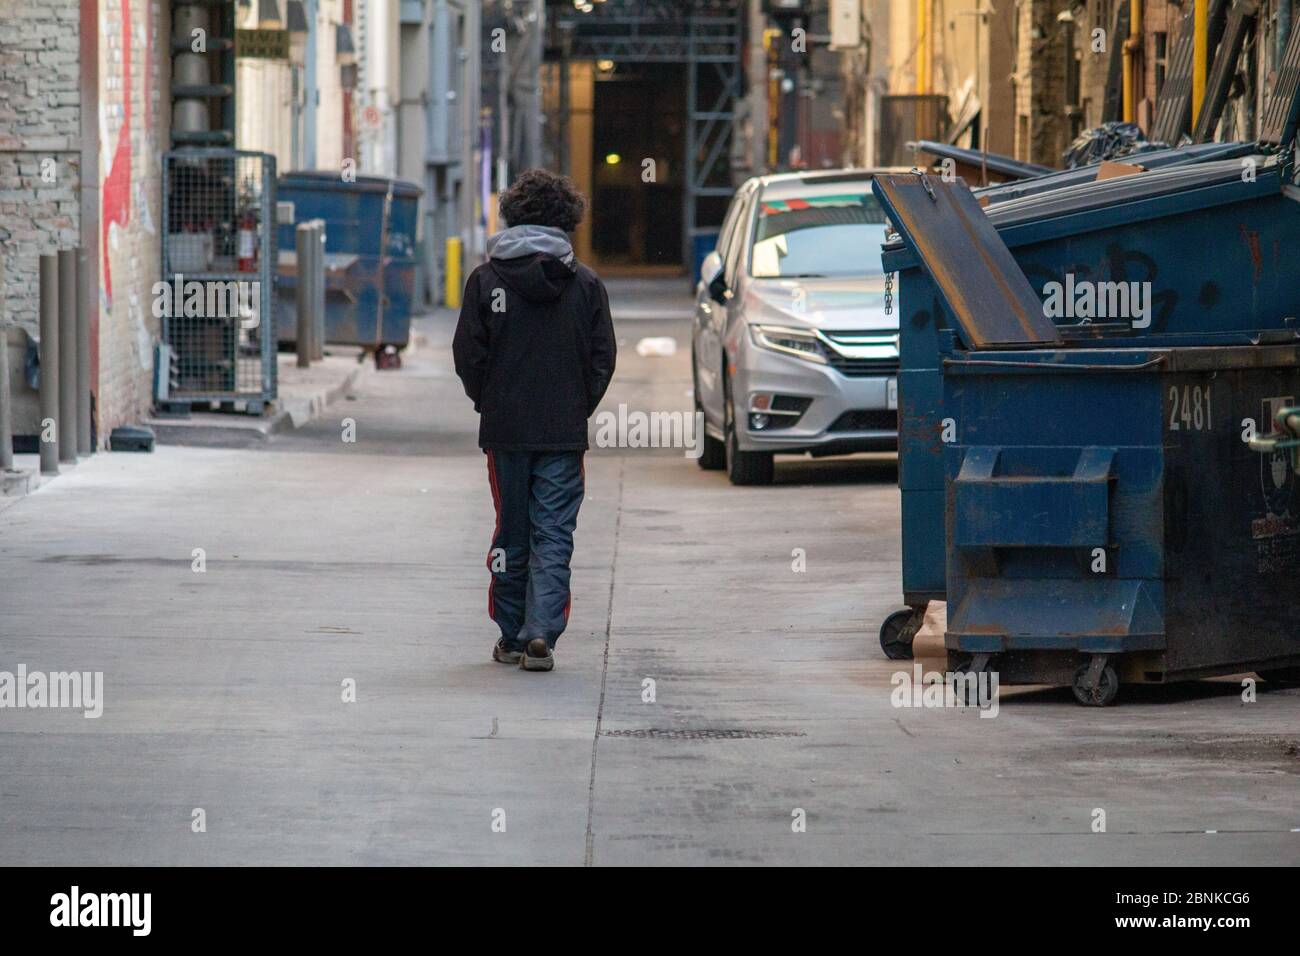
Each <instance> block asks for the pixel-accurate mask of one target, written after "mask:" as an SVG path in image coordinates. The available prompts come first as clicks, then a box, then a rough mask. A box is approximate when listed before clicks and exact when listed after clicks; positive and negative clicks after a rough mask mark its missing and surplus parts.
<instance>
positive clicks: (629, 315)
mask: <svg viewBox="0 0 1300 956" xmlns="http://www.w3.org/2000/svg"><path fill="white" fill-rule="evenodd" d="M609 285H610V292H611V299H612V303H613V307H614V311H615V315H616V326H617V331H618V337H619V346H620V353H619V365H618V372H617V374H616V376H615V379H614V384H613V386H612V388H611V390H610V393H609V395H608V396H607V397H606V399H605V402H604V405H603V406H602V407H603V408H605V409H611V410H612V409H616V408H617V407H618V405H619V404H620V403H626V404H627V405H628V407H629V408H630V409H633V410H638V409H639V410H645V411H650V410H675V409H680V410H689V409H690V408H691V396H690V387H691V384H690V338H689V335H690V332H689V329H690V325H689V314H690V299H689V296H688V294H687V290H686V283H685V280H673V281H671V282H658V283H646V282H632V281H613V282H611V283H610V284H609ZM453 321H454V318H453V317H452V316H450V315H439V316H435V317H431V318H428V319H426V320H424V321H423V322H422V323H421V325H420V328H421V331H422V333H423V334H424V335H425V336H426V338H427V344H425V345H424V346H423V347H421V348H419V349H417V350H416V351H414V353H413V354H411V355H409V356H408V358H407V360H406V362H405V367H404V368H403V369H402V370H401V371H398V372H374V371H370V372H368V373H367V374H366V375H365V376H364V377H363V378H362V379H361V380H360V381H359V382H358V383H357V385H356V390H355V393H354V394H353V395H351V396H349V397H348V398H345V399H344V400H342V401H339V402H336V403H335V404H334V405H332V406H330V408H329V409H328V410H327V411H326V413H325V414H324V415H323V416H322V417H321V418H319V419H318V420H317V421H315V422H313V423H312V424H310V425H308V426H306V427H305V428H303V429H301V430H299V431H297V432H293V433H290V434H286V435H282V436H276V437H274V438H273V439H271V440H270V441H269V442H268V443H267V444H266V445H265V446H264V447H261V448H257V449H238V450H237V449H213V448H186V447H160V448H159V449H158V451H157V452H156V453H155V454H153V455H129V454H101V455H99V456H97V457H95V458H92V459H90V460H88V461H87V462H85V463H83V464H82V465H80V466H79V467H77V468H76V469H75V471H72V472H70V473H69V474H67V475H65V476H64V477H61V478H59V479H58V480H57V481H54V482H51V483H50V484H48V485H46V486H44V487H43V488H41V489H40V490H39V491H38V492H36V493H35V494H33V495H32V496H30V497H29V498H27V499H24V500H22V501H20V502H18V503H17V504H15V505H13V506H12V507H10V508H8V509H6V510H5V511H3V512H0V563H3V565H4V567H5V574H4V575H2V576H0V578H2V579H3V580H5V581H6V591H5V593H3V594H0V670H10V671H12V670H14V669H15V668H16V667H17V666H18V665H19V664H25V665H26V666H27V668H28V669H29V670H43V671H58V670H74V669H75V670H78V671H102V672H103V674H104V702H103V716H102V717H100V718H98V719H86V718H85V717H83V715H82V713H81V712H80V711H76V710H16V709H6V710H0V767H3V768H4V771H3V774H0V864H6V865H13V864H59V865H87V864H89V865H98V864H220V865H233V864H255V863H260V864H270V863H282V864H322V865H331V864H464V863H544V864H558V865H581V864H583V863H588V864H595V865H621V864H701V863H724V864H725V863H756V864H814V863H836V864H848V863H858V864H890V863H899V864H902V863H911V864H936V865H952V864H982V863H998V864H1007V863H1036V864H1051V863H1076V864H1080V863H1082V864H1097V865H1124V864H1146V863H1177V864H1249V863H1255V864H1288V863H1290V864H1295V863H1297V862H1300V786H1297V783H1298V782H1300V689H1294V688H1293V689H1282V690H1276V689H1271V690H1267V691H1265V689H1264V685H1263V684H1262V683H1261V685H1260V694H1259V698H1258V701H1257V702H1255V703H1250V704H1246V703H1243V701H1242V700H1241V696H1240V683H1239V681H1235V680H1232V679H1225V680H1219V681H1212V682H1201V683H1195V684H1189V685H1183V686H1178V687H1171V688H1157V689H1142V688H1135V687H1126V688H1125V689H1124V691H1123V695H1124V696H1123V698H1122V700H1121V702H1120V704H1119V705H1118V706H1116V707H1113V708H1108V709H1085V708H1081V707H1078V706H1077V705H1075V704H1074V702H1073V700H1072V698H1071V695H1070V692H1069V690H1068V689H1036V688H1030V689H1020V688H1013V689H1007V688H1004V689H1003V692H1002V698H1001V706H1000V710H999V712H998V714H997V716H996V718H994V719H983V718H981V717H980V716H979V715H978V713H977V712H975V711H969V710H962V709H946V710H945V709H921V708H896V707H894V706H893V705H892V704H891V692H892V690H893V687H892V686H891V676H892V675H893V674H895V673H896V672H899V671H907V672H910V671H911V665H910V664H909V663H899V662H893V661H887V660H885V659H884V657H883V655H882V654H881V653H880V650H879V648H878V645H877V642H876V629H877V627H878V625H879V622H880V621H881V620H882V619H883V618H884V617H885V615H886V614H888V613H889V611H891V610H893V609H895V608H896V607H897V602H898V599H899V590H900V581H899V516H898V508H899V495H898V489H897V486H896V482H897V473H896V466H895V463H894V459H893V457H892V456H866V457H859V458H853V459H843V460H832V461H821V462H813V461H808V460H793V459H792V460H788V461H786V460H782V461H779V462H778V465H777V483H776V484H775V485H774V486H773V487H768V488H734V487H731V486H730V485H729V484H728V482H727V480H726V478H725V477H724V476H723V475H722V474H720V473H716V472H703V471H701V470H700V469H699V468H697V466H696V465H695V463H694V462H693V461H691V460H689V459H687V458H685V457H684V456H683V454H682V452H681V450H669V449H662V450H660V449H655V450H651V449H645V450H642V449H601V448H594V447H593V449H592V450H591V452H590V453H589V454H588V456H587V465H586V470H587V498H586V502H585V504H584V506H583V509H582V513H581V516H580V518H579V525H578V533H577V550H576V554H575V560H574V576H573V586H574V602H573V610H572V617H571V619H570V625H569V629H568V631H567V633H566V634H565V636H564V637H563V638H562V639H561V641H560V644H559V648H558V655H557V659H558V664H557V669H556V670H555V671H554V672H553V673H550V674H540V675H535V674H526V673H523V672H520V671H519V670H517V669H515V668H510V667H505V666H502V665H500V664H495V663H493V662H492V661H491V660H490V657H489V652H490V649H491V646H492V642H493V641H494V640H495V637H496V633H495V628H494V627H493V625H492V624H491V622H490V621H489V620H488V618H487V615H486V600H487V598H486V593H487V585H488V573H487V570H486V569H485V567H484V558H485V555H486V552H487V548H488V541H489V537H490V535H491V531H492V524H493V513H492V503H491V498H490V494H489V490H488V483H487V478H486V471H485V465H484V458H483V455H482V453H481V452H480V451H479V450H478V449H477V447H476V444H475V436H476V429H477V417H476V416H475V415H474V413H473V411H472V409H471V408H470V406H469V403H468V401H467V400H466V399H465V397H464V394H463V392H462V390H461V387H460V383H459V381H458V380H457V379H456V377H455V375H454V372H453V371H452V367H451V358H450V348H449V346H450V338H451V331H452V325H453ZM661 335H668V336H672V337H673V338H675V339H676V341H677V346H678V348H677V352H676V354H675V355H674V356H672V357H671V358H641V357H639V356H638V355H637V354H636V351H635V346H636V343H637V341H638V340H639V339H641V338H642V337H646V336H661ZM346 420H351V422H352V423H354V425H355V438H356V440H355V442H346V441H344V436H345V434H346V432H347V428H348V424H347V421H346ZM196 549H202V551H201V556H202V562H203V564H204V566H205V568H206V569H205V570H203V571H202V572H198V571H196V570H194V568H195V567H196V562H198V561H199V558H198V557H196ZM794 549H803V550H804V552H805V553H806V561H807V570H806V572H804V573H799V572H796V571H794V570H793V569H792V552H793V551H794ZM941 650H942V649H941V644H940V643H939V642H938V641H937V640H936V639H935V637H934V636H933V635H932V636H930V637H929V638H922V639H921V640H920V641H919V642H918V651H919V652H920V655H921V656H920V659H919V663H920V664H921V665H922V666H923V667H925V669H927V670H933V669H942V668H943V666H944V662H943V659H942V655H941ZM647 679H649V680H651V681H653V689H654V701H653V702H647V700H646V699H645V697H646V696H647V695H646V688H647V686H648V685H647V684H646V683H645V682H646V681H647ZM348 681H354V682H355V695H356V699H355V702H345V701H344V700H343V697H344V690H345V687H344V685H345V682H348ZM200 808H201V809H202V811H203V819H204V820H205V822H206V831H205V832H195V828H194V825H193V821H194V819H195V816H196V814H195V811H196V810H197V809H200ZM1097 809H1103V810H1104V811H1105V815H1106V829H1107V832H1106V833H1094V832H1093V821H1094V819H1095V811H1096V810H1097ZM798 811H803V813H804V815H805V816H806V832H793V830H792V820H794V819H796V818H797V816H798ZM501 821H504V832H499V831H500V830H501V825H500V824H501ZM494 823H496V824H497V826H496V827H495V828H494Z"/></svg>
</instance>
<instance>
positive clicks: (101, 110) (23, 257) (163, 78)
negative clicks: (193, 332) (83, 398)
mask: <svg viewBox="0 0 1300 956" xmlns="http://www.w3.org/2000/svg"><path fill="white" fill-rule="evenodd" d="M81 8H82V4H81V0H42V2H41V3H39V4H37V3H19V2H16V0H6V2H5V3H4V11H3V13H0V254H2V255H3V257H4V260H5V266H6V268H5V273H4V283H5V285H4V288H3V290H0V292H2V293H3V296H4V303H5V306H4V308H5V314H6V316H7V318H8V319H9V320H10V321H12V322H14V323H15V324H17V325H18V326H20V327H22V328H24V329H26V330H27V331H28V332H29V333H31V334H32V335H35V334H36V332H37V330H38V325H39V314H38V313H39V298H38V281H37V276H38V268H39V266H38V262H39V256H40V255H41V254H43V253H49V252H54V251H56V250H57V249H59V248H71V247H73V246H76V245H78V244H84V245H86V247H87V249H88V251H90V253H91V254H92V255H93V256H94V258H95V261H96V263H97V266H98V269H97V271H98V307H99V309H98V323H97V340H96V343H94V344H92V356H93V361H94V362H95V365H96V369H97V372H98V387H97V389H96V393H95V397H96V411H97V416H98V431H99V434H100V435H101V436H103V435H105V434H107V433H108V432H109V431H110V430H112V429H113V428H114V427H116V426H117V425H120V424H123V423H126V422H132V421H138V420H139V419H140V418H141V417H143V416H144V415H145V414H146V413H147V411H148V409H149V405H150V403H151V401H152V368H153V344H154V342H155V341H156V339H157V336H158V331H159V330H158V326H157V321H156V320H155V319H154V318H153V317H152V309H151V306H152V292H151V290H152V287H153V284H154V282H156V281H157V280H158V274H159V231H160V221H161V215H162V180H161V167H160V161H159V156H160V154H161V152H162V151H164V150H165V149H166V148H167V145H168V130H169V128H170V117H169V116H168V115H167V109H168V106H167V104H168V97H167V92H166V90H167V64H168V59H169V43H168V33H167V12H166V9H165V7H164V6H163V4H162V2H161V0H98V6H97V13H98V17H97V23H86V24H83V21H82V17H81ZM96 27H97V28H98V31H99V35H98V37H97V39H96V41H95V42H96V43H97V46H98V64H97V66H98V83H97V85H96V89H95V90H94V91H92V92H94V94H95V96H94V99H95V101H96V102H97V104H98V114H97V116H96V117H95V119H96V122H94V123H91V124H89V126H90V128H91V129H96V130H97V131H98V137H99V142H98V144H97V145H98V153H97V162H98V166H99V168H98V172H97V176H96V182H94V183H93V184H91V188H89V189H87V190H84V192H85V193H86V196H87V197H93V198H94V200H96V201H92V202H90V203H89V205H88V207H87V208H88V209H89V210H90V211H91V213H93V215H94V216H95V217H96V219H97V220H98V222H95V221H92V220H91V219H90V218H89V215H87V221H86V222H85V223H83V221H82V220H83V212H84V210H83V205H82V200H83V180H82V175H81V174H82V168H81V167H82V148H83V141H82V115H81V107H82V102H83V100H82V91H81V49H82V39H83V38H82V35H81V32H82V29H83V28H86V29H95V28H96ZM91 75H92V76H93V75H94V72H93V71H91ZM89 101H90V99H89V98H88V99H87V102H88V103H89ZM87 108H93V107H91V106H88V107H87ZM91 155H95V153H94V151H93V149H92V151H91ZM96 187H97V188H96ZM83 225H84V226H85V228H84V229H83ZM83 236H84V238H83ZM26 398H30V396H22V395H20V396H18V399H19V401H20V402H22V401H25V399H26ZM22 407H23V406H22V405H20V411H21V408H22Z"/></svg>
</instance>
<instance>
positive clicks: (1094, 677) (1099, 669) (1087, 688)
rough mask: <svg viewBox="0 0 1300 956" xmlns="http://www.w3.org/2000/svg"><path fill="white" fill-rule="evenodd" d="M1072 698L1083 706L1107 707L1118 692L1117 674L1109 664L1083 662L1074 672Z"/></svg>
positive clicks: (1113, 700) (1103, 662)
mask: <svg viewBox="0 0 1300 956" xmlns="http://www.w3.org/2000/svg"><path fill="white" fill-rule="evenodd" d="M1072 689H1073V690H1074V699H1075V700H1077V701H1078V702H1079V703H1081V704H1083V705H1084V706H1085V707H1108V706H1110V705H1111V704H1113V703H1114V702H1115V696H1116V695H1117V694H1118V693H1119V675H1118V674H1116V673H1115V668H1114V667H1112V666H1111V665H1110V664H1108V663H1105V661H1104V659H1102V663H1101V664H1098V663H1097V662H1096V659H1095V658H1094V661H1093V663H1092V664H1085V665H1084V666H1083V667H1080V668H1079V669H1078V670H1077V671H1075V672H1074V686H1073V688H1072Z"/></svg>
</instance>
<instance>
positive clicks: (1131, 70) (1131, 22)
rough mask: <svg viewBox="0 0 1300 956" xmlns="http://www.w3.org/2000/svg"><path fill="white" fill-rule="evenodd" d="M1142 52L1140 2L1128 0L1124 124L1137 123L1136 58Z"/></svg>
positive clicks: (1125, 44)
mask: <svg viewBox="0 0 1300 956" xmlns="http://www.w3.org/2000/svg"><path fill="white" fill-rule="evenodd" d="M1141 50H1142V0H1129V5H1128V39H1126V40H1125V41H1124V47H1123V58H1124V122H1125V123H1136V122H1137V58H1138V57H1139V56H1140V55H1141Z"/></svg>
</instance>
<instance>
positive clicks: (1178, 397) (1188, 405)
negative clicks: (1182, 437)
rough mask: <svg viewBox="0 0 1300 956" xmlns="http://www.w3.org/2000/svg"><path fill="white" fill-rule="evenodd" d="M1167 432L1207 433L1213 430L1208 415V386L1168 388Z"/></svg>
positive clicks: (1174, 386)
mask: <svg viewBox="0 0 1300 956" xmlns="http://www.w3.org/2000/svg"><path fill="white" fill-rule="evenodd" d="M1169 406H1170V411H1169V430H1170V431H1171V432H1176V431H1195V432H1200V431H1207V430H1211V429H1213V428H1214V418H1213V417H1212V416H1211V414H1210V386H1208V385H1204V386H1202V385H1184V386H1183V387H1182V388H1179V387H1178V386H1177V385H1171V386H1170V387H1169Z"/></svg>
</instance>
